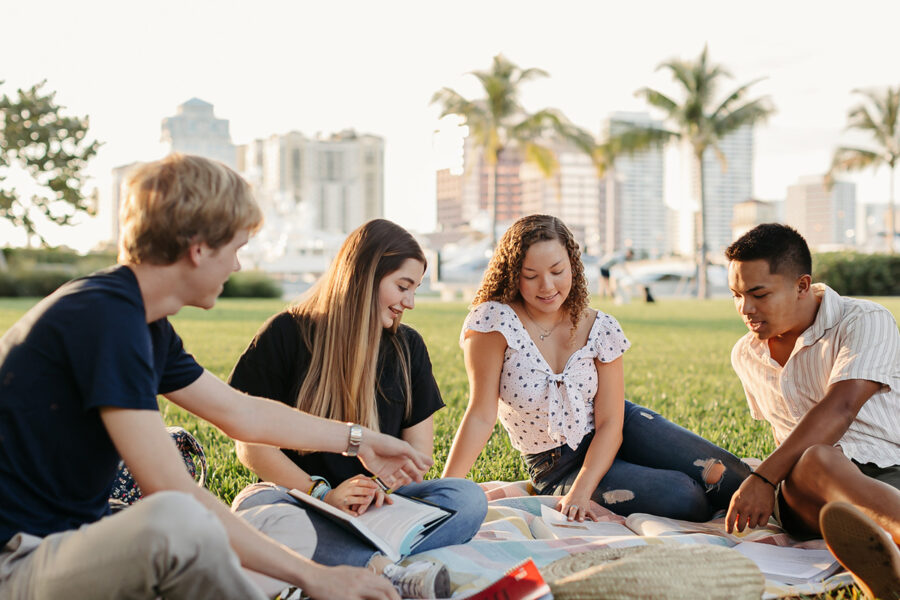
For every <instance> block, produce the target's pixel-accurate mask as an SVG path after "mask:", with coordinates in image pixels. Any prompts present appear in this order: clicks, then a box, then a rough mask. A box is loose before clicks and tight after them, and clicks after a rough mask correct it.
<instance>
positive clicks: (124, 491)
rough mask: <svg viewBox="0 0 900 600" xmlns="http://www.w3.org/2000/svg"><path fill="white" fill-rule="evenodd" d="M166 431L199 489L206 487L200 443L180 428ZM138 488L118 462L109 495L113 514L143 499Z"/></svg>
mask: <svg viewBox="0 0 900 600" xmlns="http://www.w3.org/2000/svg"><path fill="white" fill-rule="evenodd" d="M166 430H167V431H168V432H169V434H170V435H171V436H172V440H173V441H174V442H175V446H176V447H177V448H178V450H179V452H181V457H182V458H183V459H184V465H185V467H186V468H187V470H188V473H190V474H191V477H193V478H194V479H196V480H197V484H198V485H200V487H204V486H205V485H206V455H205V454H204V453H203V447H202V446H201V445H200V442H198V441H197V440H196V438H194V436H192V435H191V434H190V433H188V432H187V431H185V430H184V429H183V428H181V427H167V428H166ZM143 495H144V494H143V492H141V488H140V486H138V484H137V482H136V481H135V480H134V477H132V475H131V471H129V470H128V467H126V466H125V461H121V460H120V461H119V470H118V472H117V473H116V478H115V480H114V481H113V487H112V491H111V492H110V494H109V506H110V509H112V510H113V511H114V512H115V511H118V510H121V509H123V508H125V507H127V506H130V505H131V504H134V503H135V502H137V501H138V500H140V499H141V498H142V497H143Z"/></svg>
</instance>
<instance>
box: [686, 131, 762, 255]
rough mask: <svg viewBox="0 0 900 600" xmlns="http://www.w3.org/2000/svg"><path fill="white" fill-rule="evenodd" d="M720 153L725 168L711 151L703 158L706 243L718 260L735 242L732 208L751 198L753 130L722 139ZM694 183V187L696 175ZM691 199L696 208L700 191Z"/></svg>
mask: <svg viewBox="0 0 900 600" xmlns="http://www.w3.org/2000/svg"><path fill="white" fill-rule="evenodd" d="M719 150H720V151H721V153H722V156H723V157H724V159H725V165H724V167H723V165H722V161H721V160H720V158H719V155H718V153H717V152H716V151H715V150H714V149H713V148H707V149H706V152H705V153H704V154H703V173H704V179H705V180H704V188H705V189H704V192H705V195H706V243H707V251H708V252H709V255H710V256H711V257H718V256H721V255H722V253H723V252H724V251H725V248H727V247H728V246H729V245H730V244H731V242H732V241H733V239H734V238H733V237H732V236H733V231H732V223H733V221H734V206H735V205H736V204H738V203H739V202H744V201H746V200H748V199H750V198H752V197H753V127H752V126H750V125H746V126H744V127H741V128H740V129H738V130H736V131H734V132H732V133H730V134H728V135H727V136H725V137H724V138H722V140H721V141H720V142H719ZM694 181H695V185H696V182H697V181H699V174H698V175H697V176H695V178H694ZM694 196H695V197H696V198H697V199H698V206H699V197H700V194H699V190H695V192H694ZM695 245H696V244H695Z"/></svg>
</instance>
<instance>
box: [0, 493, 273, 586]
mask: <svg viewBox="0 0 900 600" xmlns="http://www.w3.org/2000/svg"><path fill="white" fill-rule="evenodd" d="M157 597H161V598H165V599H167V600H169V599H172V600H174V599H181V598H185V599H191V600H201V599H203V598H210V599H212V598H216V599H219V598H234V599H235V600H237V599H240V600H248V599H249V600H257V599H258V600H263V599H264V598H265V597H266V596H265V595H264V594H263V593H262V591H261V590H260V589H259V588H258V587H257V586H256V585H255V584H253V583H252V582H251V581H250V579H249V578H248V577H247V574H246V572H245V571H243V570H242V568H241V566H240V563H239V561H238V558H237V555H236V554H235V553H234V552H233V551H232V550H231V547H230V546H229V544H228V538H227V536H226V534H225V529H224V527H223V526H222V524H221V523H220V522H219V520H218V519H217V518H216V517H215V516H214V515H213V514H212V513H210V512H209V511H208V510H207V509H206V508H204V507H203V506H202V505H201V504H200V503H199V502H197V501H196V500H195V499H193V498H192V497H190V496H188V495H186V494H183V493H179V492H160V493H157V494H153V495H151V496H149V497H147V498H145V499H143V500H141V501H139V502H137V503H136V504H135V505H134V506H132V507H130V508H128V509H126V510H124V511H122V512H120V513H118V514H116V515H114V516H110V517H106V518H104V519H101V520H100V521H98V522H96V523H92V524H90V525H84V526H82V527H81V528H79V529H77V530H72V531H64V532H61V533H56V534H53V535H49V536H47V537H45V538H39V537H36V536H33V535H28V534H25V533H19V534H17V535H15V536H14V537H13V538H12V539H11V540H10V541H9V542H8V543H7V544H6V546H5V547H3V548H0V600H55V599H57V598H67V599H70V600H78V599H81V598H85V599H88V598H89V599H91V600H94V599H96V600H103V599H109V600H117V599H131V598H134V599H138V598H140V599H151V600H152V599H154V598H157Z"/></svg>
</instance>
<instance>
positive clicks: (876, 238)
mask: <svg viewBox="0 0 900 600" xmlns="http://www.w3.org/2000/svg"><path fill="white" fill-rule="evenodd" d="M861 208H862V215H860V217H861V222H860V223H859V227H858V228H857V236H856V237H857V244H858V245H860V246H863V247H864V248H865V249H866V250H868V251H870V252H884V251H885V250H886V249H887V238H888V230H889V229H890V227H888V225H889V223H890V216H889V211H888V208H889V207H888V205H887V204H863V205H862V206H861ZM894 236H895V239H894V251H895V252H896V251H897V250H900V206H898V207H897V208H895V209H894Z"/></svg>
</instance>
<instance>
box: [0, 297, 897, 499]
mask: <svg viewBox="0 0 900 600" xmlns="http://www.w3.org/2000/svg"><path fill="white" fill-rule="evenodd" d="M878 301H879V302H881V303H882V304H884V305H885V306H887V307H888V308H889V309H890V310H891V311H892V312H893V314H894V315H895V317H898V316H900V298H880V299H878ZM34 303H35V300H34V299H27V298H26V299H20V298H15V299H0V332H3V331H5V330H6V329H7V328H8V327H9V326H10V325H12V323H13V322H15V321H16V320H17V319H18V318H19V317H20V316H21V315H22V314H23V313H24V312H25V311H26V310H27V309H28V308H30V307H31V306H32V305H33V304H34ZM284 306H285V304H284V303H283V302H282V301H279V300H243V299H221V300H220V301H219V302H218V304H217V305H216V307H215V308H214V309H212V310H210V311H203V310H200V309H195V308H186V309H183V310H182V311H181V312H180V313H179V314H178V315H176V316H175V317H173V318H172V322H173V323H174V325H175V328H176V330H177V331H178V332H179V333H180V334H181V336H182V338H183V339H184V342H185V346H186V347H187V349H188V351H190V352H192V353H193V354H194V355H195V356H196V357H197V359H198V360H199V362H200V363H201V364H202V365H204V366H205V367H206V368H207V369H209V370H210V371H211V372H213V373H214V374H216V375H217V376H219V377H222V378H225V377H227V376H228V373H229V371H230V370H231V367H232V365H233V364H234V362H235V360H236V359H237V357H238V356H239V355H240V353H241V351H242V350H243V349H244V347H245V346H246V344H247V342H248V341H249V340H250V338H251V337H252V336H253V334H254V332H255V331H256V330H257V328H258V327H259V326H260V324H262V322H263V321H264V320H265V319H266V318H268V317H269V316H270V315H272V314H274V313H275V312H277V311H279V310H281V309H282V308H283V307H284ZM595 306H597V307H598V308H600V309H601V310H604V311H606V312H609V313H610V314H612V315H613V316H615V317H616V318H617V319H618V320H619V321H620V323H621V324H622V327H623V329H624V331H625V333H626V335H627V336H628V337H629V339H630V340H631V343H632V347H631V350H629V351H628V352H627V353H626V355H625V387H626V395H627V397H628V398H629V399H630V400H632V401H633V402H636V403H638V404H642V405H644V406H647V407H649V408H652V409H654V410H656V411H658V412H660V413H662V414H663V415H664V416H666V417H668V418H669V419H671V420H673V421H675V422H676V423H678V424H680V425H682V426H684V427H687V428H688V429H691V430H693V431H696V432H697V433H699V434H700V435H702V436H704V437H706V438H708V439H709V440H711V441H713V442H715V443H716V444H719V445H720V446H722V447H724V448H726V449H728V450H730V451H731V452H733V453H735V454H737V455H738V456H757V457H764V456H766V455H767V454H768V453H769V452H771V451H772V449H773V445H772V437H771V434H770V433H769V430H768V426H766V425H765V424H764V423H761V422H756V421H753V420H752V419H750V417H749V415H748V411H747V405H746V402H745V400H744V397H743V392H742V390H741V385H740V383H739V381H738V379H737V377H736V376H735V375H734V373H733V372H732V370H731V365H730V359H729V356H730V350H731V347H732V345H733V344H734V342H735V340H737V338H738V337H740V336H741V335H742V334H743V333H744V332H745V331H746V330H745V328H744V326H743V324H742V323H741V321H740V319H739V318H738V317H737V315H736V314H735V312H734V308H733V306H732V303H731V302H730V301H729V300H711V301H705V302H699V301H692V300H682V301H662V302H658V303H656V304H649V305H648V304H643V303H632V304H629V305H626V306H614V305H612V304H598V305H595ZM465 315H466V305H465V304H464V303H461V302H459V303H439V302H436V301H431V300H421V301H420V302H419V303H418V307H417V308H416V310H414V311H411V312H408V313H407V314H406V317H405V320H406V322H407V323H409V324H410V325H412V326H413V327H415V328H416V329H417V330H418V331H419V332H421V334H422V336H423V337H424V338H425V341H426V343H427V344H428V349H429V352H430V354H431V360H432V363H433V364H434V374H435V378H436V379H437V382H438V385H439V386H440V389H441V393H442V394H443V397H444V402H445V403H446V404H447V407H446V408H445V409H444V410H441V411H439V412H438V413H437V415H436V416H435V465H434V467H433V469H432V470H431V472H430V473H429V474H428V476H429V477H435V476H437V475H438V474H439V473H440V471H441V469H442V468H443V465H444V461H445V460H446V457H447V452H448V451H449V449H450V444H451V442H452V440H453V434H454V433H455V431H456V427H457V426H458V424H459V421H460V419H461V417H462V414H463V412H464V410H465V407H466V401H467V393H468V383H467V380H466V373H465V368H464V366H463V359H462V351H461V350H460V348H459V344H458V338H459V328H460V326H461V324H462V321H463V318H464V317H465ZM160 407H161V410H162V412H163V415H164V417H165V420H166V422H167V423H169V424H171V425H181V426H183V427H184V428H185V429H187V430H188V431H191V432H192V433H194V434H195V435H197V437H198V439H199V440H200V441H201V443H202V444H203V446H204V448H205V449H206V452H207V457H208V459H209V464H210V475H209V488H210V489H211V490H212V491H213V492H214V493H216V494H217V495H218V496H219V497H221V498H222V499H223V500H224V501H226V502H230V501H231V500H232V499H233V498H234V495H235V494H236V493H237V492H238V490H240V488H241V487H243V486H244V485H246V484H247V483H248V482H249V481H250V480H251V475H250V473H249V472H248V471H247V470H246V469H245V468H244V467H243V466H242V465H241V464H240V463H239V462H238V461H237V458H236V456H235V453H234V446H233V444H232V443H231V442H230V441H228V440H227V438H225V437H224V436H223V435H221V434H220V433H219V432H218V431H217V430H216V429H215V428H214V427H212V426H210V425H208V424H207V423H205V422H203V421H200V420H198V419H196V418H194V417H193V416H192V415H190V414H188V413H186V412H185V411H183V410H182V409H180V408H178V407H177V406H174V405H172V404H170V403H168V402H167V401H166V400H164V399H161V400H160ZM471 476H472V478H473V479H475V480H476V481H488V480H492V479H498V480H515V479H524V478H525V477H526V474H525V470H524V468H523V465H522V461H521V459H520V458H519V455H518V453H517V452H516V451H515V450H513V449H512V447H511V446H510V444H509V440H508V438H507V436H506V434H505V432H504V431H503V430H502V429H501V427H500V425H499V424H498V425H497V426H496V428H495V431H494V435H493V436H492V437H491V439H490V442H489V443H488V446H487V448H486V449H485V451H484V452H483V453H482V455H481V457H480V458H479V459H478V462H477V463H476V464H475V467H474V469H473V471H472V474H471Z"/></svg>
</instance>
